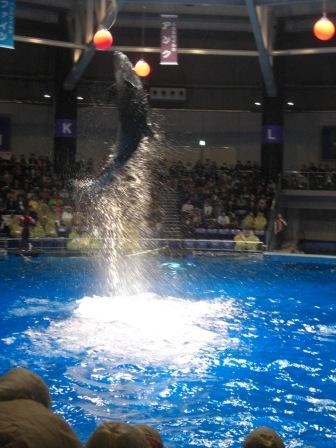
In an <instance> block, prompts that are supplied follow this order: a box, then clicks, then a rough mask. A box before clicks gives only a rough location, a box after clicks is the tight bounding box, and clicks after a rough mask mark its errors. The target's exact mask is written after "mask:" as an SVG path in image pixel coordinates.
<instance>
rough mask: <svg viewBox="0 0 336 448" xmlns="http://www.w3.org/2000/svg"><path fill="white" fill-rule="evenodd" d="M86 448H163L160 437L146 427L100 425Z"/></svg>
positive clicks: (113, 423) (110, 423) (116, 424)
mask: <svg viewBox="0 0 336 448" xmlns="http://www.w3.org/2000/svg"><path fill="white" fill-rule="evenodd" d="M86 448H163V443H162V440H161V437H160V435H159V433H158V432H157V431H155V429H153V428H151V427H149V426H147V425H137V426H131V425H128V424H127V423H119V422H105V423H102V424H101V425H100V426H98V428H97V429H96V430H95V432H94V433H93V434H92V435H91V436H90V438H89V440H88V441H87V444H86Z"/></svg>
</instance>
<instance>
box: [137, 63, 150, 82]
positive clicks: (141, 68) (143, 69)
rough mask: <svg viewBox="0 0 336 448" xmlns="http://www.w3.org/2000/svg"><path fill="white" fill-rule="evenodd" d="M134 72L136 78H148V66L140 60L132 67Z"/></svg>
mask: <svg viewBox="0 0 336 448" xmlns="http://www.w3.org/2000/svg"><path fill="white" fill-rule="evenodd" d="M134 71H135V73H136V74H137V75H138V76H141V77H142V78H144V77H146V76H148V75H149V74H150V72H151V68H150V65H149V64H148V63H147V62H146V61H144V60H143V59H140V60H139V61H138V62H137V63H136V64H135V67H134Z"/></svg>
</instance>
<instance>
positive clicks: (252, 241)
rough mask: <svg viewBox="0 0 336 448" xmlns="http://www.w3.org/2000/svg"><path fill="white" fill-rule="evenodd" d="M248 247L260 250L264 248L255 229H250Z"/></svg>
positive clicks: (248, 248) (247, 239)
mask: <svg viewBox="0 0 336 448" xmlns="http://www.w3.org/2000/svg"><path fill="white" fill-rule="evenodd" d="M246 242H247V243H246V249H247V250H253V251H256V250H260V249H261V248H262V246H261V241H260V239H259V238H258V237H257V235H256V234H255V233H254V232H253V230H249V232H248V235H247V237H246Z"/></svg>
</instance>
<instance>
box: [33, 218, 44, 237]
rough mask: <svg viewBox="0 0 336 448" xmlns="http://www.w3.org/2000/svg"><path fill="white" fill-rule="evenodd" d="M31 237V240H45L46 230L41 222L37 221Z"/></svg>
mask: <svg viewBox="0 0 336 448" xmlns="http://www.w3.org/2000/svg"><path fill="white" fill-rule="evenodd" d="M30 236H31V238H45V236H46V234H45V228H44V227H43V225H42V224H41V222H40V221H37V222H36V224H35V226H34V227H33V228H32V229H31V232H30Z"/></svg>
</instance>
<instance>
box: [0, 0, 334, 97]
mask: <svg viewBox="0 0 336 448" xmlns="http://www.w3.org/2000/svg"><path fill="white" fill-rule="evenodd" d="M16 4H17V6H16V36H15V40H16V42H17V47H18V50H20V51H18V52H17V55H19V54H20V57H17V58H15V57H12V59H13V63H12V64H10V63H9V64H8V65H7V68H6V67H4V65H3V64H2V56H3V51H8V50H1V51H0V64H1V66H0V67H3V70H1V68H0V76H2V77H4V76H7V77H8V76H11V75H13V76H14V77H15V76H16V77H17V78H18V77H20V75H21V74H22V75H25V76H26V75H27V70H28V68H27V67H28V65H29V60H28V58H26V53H27V51H28V52H29V51H32V57H31V59H32V60H33V61H34V58H35V57H36V55H37V50H36V49H34V50H32V46H36V47H44V48H45V50H44V53H41V57H42V58H43V57H45V58H46V59H48V57H50V59H51V58H52V55H53V54H54V53H53V51H54V50H55V48H58V47H68V48H71V49H73V58H74V60H73V67H72V68H71V69H70V70H69V72H68V73H67V76H66V77H65V79H64V86H65V88H66V89H73V88H75V87H76V86H77V85H78V84H79V86H80V85H81V84H82V83H83V82H88V81H92V82H98V83H99V82H102V83H104V82H108V81H110V78H111V76H110V73H111V71H113V69H112V65H111V63H110V62H109V61H107V57H108V56H107V55H106V54H98V53H97V52H96V51H95V50H94V48H93V47H92V44H91V43H90V42H91V40H92V35H93V33H94V31H95V30H96V29H97V27H98V26H99V24H105V25H106V26H108V27H109V26H110V25H113V27H112V32H113V35H114V37H115V45H114V48H115V49H121V50H122V51H125V52H127V54H129V55H131V57H133V58H134V59H136V58H138V57H139V55H140V54H144V55H145V56H146V58H149V60H150V62H151V63H152V64H154V65H155V66H156V67H157V69H156V70H155V71H154V73H153V77H152V78H151V79H150V80H149V81H148V83H149V84H150V85H171V86H181V87H186V88H188V87H190V88H197V86H200V87H201V88H202V87H205V86H206V85H208V87H210V88H211V87H214V88H215V87H216V86H217V87H219V86H227V87H230V86H233V88H237V87H242V88H243V89H244V88H245V89H246V88H247V87H251V88H252V89H258V90H259V91H261V90H262V88H263V87H262V86H265V90H266V92H267V94H268V95H270V96H274V95H276V94H277V79H276V78H277V73H276V70H275V67H276V65H277V63H278V61H286V62H285V64H283V65H285V69H284V71H285V75H284V78H285V79H284V82H285V84H286V85H288V86H291V85H299V84H300V83H301V84H305V85H314V86H334V85H335V84H336V75H335V73H336V57H335V56H336V55H335V54H334V53H336V43H335V42H333V41H331V42H327V43H321V42H318V41H317V40H316V39H314V38H313V36H312V32H311V29H312V25H313V23H314V22H315V21H316V20H317V19H318V18H319V17H320V16H321V15H322V10H323V8H324V6H325V7H326V10H327V13H328V16H329V17H330V18H335V17H336V0H329V1H327V2H325V1H322V0H194V1H189V0H184V1H181V0H170V1H161V0H147V1H138V0H114V1H113V0H17V2H16ZM165 13H168V14H169V13H174V14H177V15H178V31H179V35H178V43H179V58H180V61H181V64H180V67H179V69H177V70H175V72H173V71H172V70H168V71H166V72H165V71H163V70H162V68H160V67H158V65H159V59H158V58H159V51H160V48H159V46H160V42H159V41H160V14H165ZM61 19H62V20H64V19H65V21H66V24H67V28H66V30H65V29H64V27H63V28H62V27H60V26H59V25H60V20H61ZM142 30H144V34H145V38H144V39H142V37H141V34H142ZM53 49H54V50H53ZM46 51H48V53H47V52H46ZM34 55H35V56H34ZM48 55H49V56H48ZM321 64H323V67H324V68H323V70H319V66H321ZM42 65H43V64H42V63H41V66H42ZM47 65H48V67H44V68H41V73H40V76H41V77H43V76H45V77H46V78H48V77H49V78H51V77H52V74H51V72H52V69H51V68H50V66H51V65H52V64H51V63H49V64H47ZM28 71H29V70H28ZM43 71H44V73H43ZM1 72H2V73H1ZM29 73H30V74H31V75H32V74H33V73H34V71H33V67H32V68H31V70H30V71H29ZM32 76H33V75H32ZM199 93H200V95H202V93H201V90H200V91H199ZM205 94H206V93H205V92H204V95H205Z"/></svg>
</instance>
